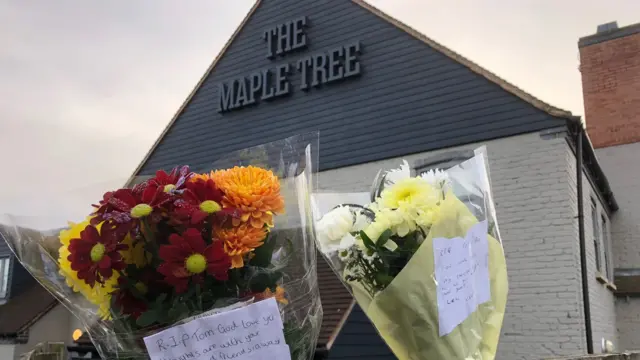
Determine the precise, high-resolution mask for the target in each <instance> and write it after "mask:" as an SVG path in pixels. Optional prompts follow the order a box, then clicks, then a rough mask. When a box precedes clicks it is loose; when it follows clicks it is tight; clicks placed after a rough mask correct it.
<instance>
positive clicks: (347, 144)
mask: <svg viewBox="0 0 640 360" xmlns="http://www.w3.org/2000/svg"><path fill="white" fill-rule="evenodd" d="M639 42H640V26H639V25H632V26H627V27H623V28H618V27H617V24H615V23H614V24H606V26H601V27H598V32H597V33H596V34H594V35H590V36H587V37H584V38H582V39H580V42H579V44H578V47H579V50H580V54H581V68H580V71H581V74H582V78H583V85H584V86H583V87H584V97H585V112H586V116H587V117H588V120H589V122H588V127H587V128H586V129H585V127H584V126H583V122H582V120H581V119H580V117H578V116H575V115H573V114H571V113H570V112H568V111H565V110H562V109H559V108H556V107H554V106H552V105H549V104H547V103H545V102H543V101H542V100H540V99H538V98H536V97H534V96H532V95H530V94H528V93H526V92H525V91H523V90H522V89H520V88H518V87H517V86H515V85H513V84H510V83H509V82H507V81H505V80H503V79H501V78H500V77H498V76H497V75H495V74H493V73H491V72H489V71H487V70H485V69H483V68H482V67H481V66H480V65H478V64H475V63H473V62H472V61H470V60H468V59H466V58H464V57H462V56H461V55H459V54H457V53H455V52H454V51H453V50H451V49H449V48H447V47H445V46H443V45H441V44H439V43H437V42H435V41H433V40H432V39H430V38H429V37H428V36H426V35H424V34H421V33H419V32H418V31H416V30H414V29H412V28H411V27H409V26H407V25H406V24H404V23H402V22H401V21H399V20H397V19H395V18H392V17H391V16H389V15H388V14H385V13H384V12H382V11H380V10H378V9H376V8H375V7H373V6H371V5H370V4H368V3H367V2H365V1H363V0H322V1H317V0H316V1H314V0H261V1H257V2H256V4H255V5H254V6H253V7H252V8H251V10H250V11H249V13H248V14H247V16H246V18H245V19H244V20H243V21H242V23H241V24H240V25H239V27H238V28H237V30H236V32H235V33H234V34H233V36H232V37H231V39H229V41H228V43H227V44H226V45H225V46H224V48H223V49H222V51H221V53H220V54H219V55H218V56H217V57H216V58H215V59H214V60H213V63H212V64H211V66H210V67H209V68H208V69H207V70H206V71H205V73H204V75H203V77H202V79H201V80H200V81H199V82H198V83H197V84H196V85H195V87H194V89H193V91H192V92H191V94H189V95H188V97H187V98H186V100H185V101H184V103H183V105H182V106H181V107H180V108H179V109H178V111H177V112H176V114H175V116H174V117H173V119H171V120H170V121H169V123H168V124H167V126H166V128H165V130H164V131H163V132H162V134H161V135H160V136H159V138H158V139H157V141H156V142H155V144H153V146H152V147H151V149H150V150H149V152H148V153H147V154H146V155H145V157H144V159H142V161H141V162H140V165H139V166H138V167H137V169H135V171H134V173H133V174H132V176H131V178H130V180H129V183H128V184H129V185H131V184H134V183H137V182H139V181H142V180H144V179H145V178H148V177H150V176H152V175H153V174H154V173H155V171H156V170H157V169H167V170H168V169H171V168H172V167H174V166H176V165H180V164H189V165H190V166H192V169H193V170H195V171H207V170H208V169H209V168H210V166H211V164H212V162H213V161H215V160H217V159H219V158H220V157H223V156H224V155H225V154H228V153H229V152H232V151H235V150H241V149H244V148H247V147H251V146H255V145H260V144H264V143H268V142H272V141H276V140H280V139H283V138H287V137H290V136H293V135H297V134H303V133H309V132H315V131H319V133H320V151H319V174H318V184H319V186H320V191H327V192H366V191H368V190H369V187H370V185H371V181H372V179H373V178H374V177H375V175H376V173H377V171H378V170H379V169H391V168H395V167H397V166H398V164H400V162H401V161H402V160H403V159H406V160H407V161H408V162H409V164H410V165H411V167H412V171H413V172H414V173H416V174H419V173H421V172H424V171H427V170H429V169H432V168H444V169H446V168H447V166H450V165H451V164H453V163H454V160H455V161H460V159H465V158H468V157H470V156H473V150H474V149H475V148H477V147H478V146H481V145H486V146H487V150H488V154H489V162H490V176H491V180H492V190H493V196H494V200H495V202H496V210H497V215H498V222H499V226H500V231H501V235H502V238H503V246H504V251H505V255H506V259H507V268H508V275H509V289H510V290H509V299H508V303H507V310H506V314H505V318H504V324H503V327H502V334H501V339H500V345H499V348H498V357H497V358H498V359H540V358H548V357H553V356H562V355H575V354H585V353H600V352H603V351H605V350H608V349H609V348H611V347H613V348H615V349H616V350H625V349H632V348H635V349H638V348H640V338H639V337H638V336H637V334H638V332H639V331H640V320H639V319H640V300H639V299H638V298H637V297H635V295H637V294H638V290H639V288H640V287H639V286H638V284H640V281H638V280H640V279H639V278H638V275H639V274H640V252H639V251H638V241H640V235H638V234H640V231H638V230H639V229H638V226H637V224H638V223H640V221H639V220H640V219H639V217H640V215H639V214H640V206H638V204H640V198H639V197H640V195H638V194H640V192H638V191H637V187H636V188H634V186H637V184H636V185H633V181H631V180H629V179H634V176H635V179H637V178H638V175H636V174H635V173H636V172H639V171H640V166H638V165H639V164H638V160H637V156H635V157H634V156H633V155H632V154H634V153H636V154H637V153H638V152H639V151H640V148H638V147H637V146H636V145H638V146H640V145H639V144H640V142H639V140H640V131H638V130H637V129H640V110H639V109H638V105H637V104H638V103H639V101H640V90H638V89H639V88H638V87H637V86H635V87H633V86H626V87H624V89H625V90H624V91H626V92H623V87H622V86H623V85H624V84H625V82H624V81H623V80H620V79H623V78H624V79H632V78H633V76H627V75H631V74H632V72H633V71H636V73H635V74H638V73H640V65H638V66H637V67H635V68H634V67H632V66H631V65H630V64H633V63H634V62H633V61H635V64H640V54H639V52H640V50H638V49H639V48H640V46H638V43H639ZM629 44H631V45H629ZM634 44H635V45H634ZM634 46H635V47H634ZM633 49H635V50H633ZM607 54H609V55H607ZM611 54H616V55H618V56H619V57H620V58H621V59H626V60H625V61H626V62H625V61H622V62H620V61H617V60H616V59H617V57H616V58H614V57H611V56H610V55H611ZM620 54H623V55H624V56H622V55H620ZM607 56H609V57H607ZM631 60H633V61H631ZM603 67H607V69H606V70H607V71H602V70H603ZM600 74H614V76H619V78H618V79H619V80H618V82H614V83H613V84H614V85H612V82H611V81H610V80H607V79H604V78H603V77H602V76H601V75H600ZM625 81H627V80H625ZM629 81H631V80H629ZM635 81H636V82H635V84H636V85H637V84H638V81H640V80H637V77H636V80H635ZM604 82H606V84H608V85H606V86H605V85H604ZM616 84H617V85H616ZM616 86H618V88H616ZM603 88H606V89H607V91H608V92H607V95H606V96H609V97H608V98H607V99H608V100H607V101H609V102H608V103H606V102H604V101H603V98H602V96H604V95H602V92H601V90H599V89H603ZM632 89H635V90H632ZM634 91H635V92H634ZM613 93H615V94H618V96H617V97H612V96H611V95H612V94H613ZM612 99H613V100H612ZM602 104H609V105H606V106H610V107H609V108H607V107H606V106H603V105H602ZM634 104H636V105H635V108H632V107H633V106H634ZM611 106H613V107H611ZM632 111H635V114H637V115H638V116H636V117H632V116H622V115H620V114H629V113H631V112H632ZM159 121H165V120H159ZM613 127H615V129H613ZM585 130H586V131H585ZM614 130H615V131H614ZM634 146H635V147H634ZM596 153H597V155H598V156H597V157H596ZM605 170H606V175H605ZM614 191H615V192H616V196H614ZM2 251H3V249H2V246H0V255H1V253H2ZM317 261H318V284H319V292H320V295H321V301H322V307H323V312H324V316H323V323H322V328H321V332H320V338H319V341H318V345H317V351H316V358H318V359H333V360H338V359H347V358H349V359H351V358H362V359H372V360H384V359H395V357H394V356H393V354H392V353H391V352H390V350H389V349H388V348H387V346H386V345H385V343H384V342H383V341H382V339H380V337H379V336H378V334H377V332H376V330H375V328H374V327H373V326H372V325H371V323H370V322H369V321H368V319H367V317H366V316H365V315H364V313H363V312H362V310H361V309H360V308H359V307H358V305H357V304H355V303H354V300H353V298H352V297H351V295H350V294H349V293H348V292H347V290H346V289H345V287H344V286H343V285H342V284H341V282H340V281H339V280H338V278H337V277H336V275H335V274H334V272H333V271H332V270H331V269H330V268H329V266H328V265H327V263H326V262H325V260H324V259H323V258H322V257H321V256H320V255H318V256H317ZM36 293H38V292H36ZM45 293H46V292H45ZM38 294H40V295H38V296H40V297H41V298H42V297H43V296H45V295H42V292H39V293H38ZM20 296H22V297H25V296H26V297H28V296H27V295H20ZM20 301H23V300H20ZM14 302H15V301H14ZM54 302H55V301H54ZM11 303H12V300H11V299H9V302H8V303H7V304H6V305H3V306H0V316H2V314H1V313H2V311H3V307H4V308H6V309H10V308H15V306H14V307H7V306H9V305H10V304H11ZM45 305H46V304H45ZM41 307H42V308H45V306H44V305H43V306H41ZM54 307H55V304H53V305H52V306H50V307H47V309H49V308H54ZM23 310H24V311H23V312H22V314H23V315H24V316H22V317H21V318H24V319H29V318H30V316H29V314H28V312H29V311H30V310H29V309H26V308H24V309H23ZM43 311H44V310H43ZM47 311H49V310H47ZM41 313H42V311H40V312H35V311H34V312H33V314H32V315H33V316H31V317H34V316H36V314H41ZM37 316H40V315H37ZM34 321H35V320H34ZM34 321H31V322H28V321H26V320H25V321H24V323H25V324H33V323H35V322H34ZM20 324H22V323H20V322H16V324H8V323H6V324H2V325H1V326H0V338H1V337H2V334H1V333H2V332H3V331H4V332H5V333H6V334H10V333H16V332H17V331H18V330H20V329H22V330H21V331H23V333H25V331H27V334H28V329H27V330H25V326H26V325H24V326H22V325H20ZM21 326H22V327H21ZM29 326H31V325H29ZM6 334H5V335H6ZM74 339H75V337H74ZM78 342H79V343H82V344H81V345H82V346H76V347H74V348H73V349H74V350H73V351H76V354H77V353H78V352H81V351H80V350H78V349H84V348H86V345H87V344H86V337H85V336H83V337H81V338H80V339H79V340H78ZM85 350H86V349H85ZM94 357H95V354H94Z"/></svg>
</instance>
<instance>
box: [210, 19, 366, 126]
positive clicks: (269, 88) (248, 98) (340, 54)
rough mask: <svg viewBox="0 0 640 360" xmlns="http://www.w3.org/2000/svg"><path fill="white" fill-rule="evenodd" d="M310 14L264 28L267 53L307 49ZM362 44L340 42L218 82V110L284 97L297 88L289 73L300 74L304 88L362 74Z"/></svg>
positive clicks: (272, 56)
mask: <svg viewBox="0 0 640 360" xmlns="http://www.w3.org/2000/svg"><path fill="white" fill-rule="evenodd" d="M307 26H308V21H307V17H306V16H303V17H300V18H297V19H295V20H292V21H288V22H285V23H283V24H279V25H276V26H274V27H271V28H269V29H267V30H265V31H264V32H263V34H262V36H263V39H264V41H265V43H266V45H267V54H266V57H267V58H268V59H270V60H274V59H276V58H277V57H283V56H286V55H288V54H290V53H293V52H297V51H301V50H304V49H307V47H308V36H307V33H306V29H307ZM360 54H361V44H360V42H359V41H356V42H353V43H350V44H346V45H343V46H338V47H336V48H333V49H330V50H328V51H322V52H318V53H315V54H311V55H307V56H305V57H303V58H301V59H299V60H297V61H296V62H295V63H293V64H291V63H283V64H278V65H276V66H275V67H273V68H269V69H262V70H259V71H255V72H253V73H251V74H250V75H249V76H243V77H240V78H236V79H232V80H230V81H227V82H223V83H220V84H218V112H220V113H225V112H229V111H231V110H236V109H241V108H244V107H246V106H250V105H255V104H258V103H259V102H261V101H271V100H274V99H278V98H281V97H285V96H287V95H289V94H291V93H292V92H293V91H294V86H293V85H292V84H291V81H290V76H291V74H292V73H293V72H294V71H297V72H298V73H299V74H300V83H299V85H298V86H297V87H298V88H299V89H300V90H303V91H305V92H307V91H309V90H311V89H312V88H319V87H321V86H322V85H325V84H331V83H335V82H338V81H341V80H344V79H348V78H352V77H357V76H359V75H360V74H361V66H360Z"/></svg>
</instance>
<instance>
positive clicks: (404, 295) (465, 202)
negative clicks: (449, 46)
mask: <svg viewBox="0 0 640 360" xmlns="http://www.w3.org/2000/svg"><path fill="white" fill-rule="evenodd" d="M485 166H486V164H485V161H483V157H482V156H481V155H476V157H474V158H472V159H470V160H468V161H467V162H465V164H464V166H462V165H459V166H456V167H454V169H453V170H451V172H450V171H449V170H448V171H446V172H445V171H440V170H430V171H428V172H425V173H423V174H420V175H417V176H411V169H410V167H409V164H408V163H407V162H406V161H405V162H404V163H403V164H402V165H401V166H400V168H398V169H394V170H391V171H388V172H386V173H385V174H384V175H383V176H382V177H380V178H378V179H379V180H376V181H375V182H374V185H373V187H372V188H373V190H372V193H371V196H370V199H371V202H369V203H365V204H339V205H338V206H336V207H334V208H333V209H332V210H331V211H329V212H327V213H326V214H324V216H322V218H321V219H320V220H319V221H318V223H317V226H316V229H317V245H318V248H319V249H320V251H321V252H322V253H323V254H324V255H325V258H326V259H327V260H328V262H329V264H330V265H331V266H332V268H333V269H334V270H335V271H336V273H337V274H338V276H339V277H340V278H341V280H342V281H343V283H344V284H345V285H346V286H347V288H348V289H349V290H350V291H351V292H352V294H353V296H354V297H355V299H356V301H357V302H358V304H359V305H360V307H361V308H362V309H363V311H364V312H365V314H366V315H367V316H368V317H369V319H370V320H371V322H372V323H373V324H374V326H375V327H376V329H377V330H378V332H379V333H380V335H381V337H382V338H383V339H384V340H385V342H386V343H387V345H388V346H389V348H390V349H391V350H392V351H393V353H394V355H395V356H396V357H397V358H398V359H400V360H413V359H469V360H492V359H494V358H495V355H496V349H497V345H498V339H499V336H500V329H501V326H502V320H503V317H504V312H505V306H506V298H507V288H508V285H507V273H506V264H505V258H504V252H503V250H502V244H501V241H500V235H499V232H498V231H497V222H496V218H495V212H494V211H493V205H492V198H491V191H490V188H489V185H488V184H489V180H488V177H486V175H484V174H487V173H488V169H486V168H485ZM454 185H457V186H454ZM461 189H462V190H461ZM490 204H491V205H490Z"/></svg>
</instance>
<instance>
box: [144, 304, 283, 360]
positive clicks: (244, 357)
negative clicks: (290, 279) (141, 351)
mask: <svg viewBox="0 0 640 360" xmlns="http://www.w3.org/2000/svg"><path fill="white" fill-rule="evenodd" d="M144 342H145V345H146V347H147V351H148V352H149V357H151V359H152V360H191V359H203V360H232V359H233V360H262V359H265V360H267V359H269V360H270V359H279V360H280V359H283V360H291V355H290V352H289V346H288V345H287V344H286V342H285V340H284V332H283V324H282V318H281V317H280V311H279V310H278V304H277V303H276V300H275V299H273V298H271V299H267V300H263V301H260V302H257V303H255V304H251V305H248V306H245V307H242V308H239V309H234V310H230V311H227V312H223V313H219V314H216V315H211V316H205V317H200V318H197V319H194V320H192V321H189V322H187V323H186V324H182V325H178V326H174V327H172V328H169V329H166V330H164V331H161V332H159V333H157V334H154V335H151V336H148V337H145V338H144Z"/></svg>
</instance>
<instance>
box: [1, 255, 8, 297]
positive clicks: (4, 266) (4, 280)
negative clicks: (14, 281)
mask: <svg viewBox="0 0 640 360" xmlns="http://www.w3.org/2000/svg"><path fill="white" fill-rule="evenodd" d="M9 263H10V259H9V258H8V257H7V258H2V259H0V300H2V299H4V298H6V297H7V290H8V288H9Z"/></svg>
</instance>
